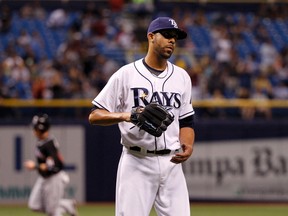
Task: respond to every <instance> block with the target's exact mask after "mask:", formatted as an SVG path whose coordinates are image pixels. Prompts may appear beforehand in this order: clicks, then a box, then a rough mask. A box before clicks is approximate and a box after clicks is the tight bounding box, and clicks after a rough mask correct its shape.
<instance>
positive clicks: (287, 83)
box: [0, 2, 288, 118]
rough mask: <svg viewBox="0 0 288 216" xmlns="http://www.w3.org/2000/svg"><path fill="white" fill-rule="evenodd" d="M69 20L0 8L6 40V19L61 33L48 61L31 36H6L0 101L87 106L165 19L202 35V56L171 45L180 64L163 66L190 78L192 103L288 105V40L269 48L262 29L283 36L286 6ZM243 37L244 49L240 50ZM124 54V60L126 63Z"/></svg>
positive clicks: (190, 45)
mask: <svg viewBox="0 0 288 216" xmlns="http://www.w3.org/2000/svg"><path fill="white" fill-rule="evenodd" d="M148 6H149V5H148ZM150 6H151V5H150ZM70 13H71V11H68V10H66V9H63V8H57V9H55V10H53V11H51V12H50V11H47V10H44V8H43V7H41V5H40V4H37V5H29V4H27V5H25V6H23V7H22V8H21V9H19V10H17V11H14V10H12V9H11V8H9V7H7V6H5V5H3V6H1V12H0V14H1V21H0V29H1V32H0V34H1V35H7V34H10V35H11V34H12V30H11V29H12V26H13V25H15V23H13V17H14V16H17V17H19V18H20V19H24V20H25V19H39V20H42V21H43V20H45V23H46V24H47V28H51V29H61V28H62V29H64V30H65V40H64V41H62V42H61V44H59V46H57V47H56V50H54V51H55V52H54V54H53V56H51V57H49V56H47V55H46V54H45V52H44V51H43V50H45V49H46V48H47V47H46V46H45V41H44V39H43V37H42V35H41V34H40V33H39V32H38V31H36V30H35V31H32V32H28V31H27V29H25V28H23V29H21V31H20V32H19V34H18V35H15V34H14V35H12V36H11V37H10V39H11V40H10V41H9V42H8V43H7V44H6V46H5V47H2V51H1V54H0V98H20V99H33V98H34V99H59V98H69V99H71V98H86V99H93V98H94V97H95V96H96V94H97V93H98V92H99V91H100V90H101V89H102V88H103V86H104V85H105V83H106V82H107V80H108V79H109V77H110V76H111V74H113V73H114V72H115V71H116V70H117V69H118V68H119V67H121V66H122V65H123V64H125V63H128V62H130V61H131V60H134V59H135V58H137V54H139V55H141V53H145V49H146V47H145V45H143V44H145V43H143V42H145V41H146V28H147V25H148V24H149V22H150V21H151V19H152V18H153V17H155V16H157V15H167V16H171V17H173V18H175V20H177V21H178V24H179V26H180V27H181V28H184V29H185V30H186V31H188V32H189V29H191V27H195V26H196V27H201V28H204V29H206V30H208V33H209V41H208V42H209V47H208V49H207V50H204V51H203V50H202V51H201V49H199V47H197V44H196V41H195V40H194V39H193V37H194V35H193V34H192V35H191V34H190V35H189V38H188V40H186V41H184V42H182V41H181V43H180V41H179V44H178V49H179V50H185V53H188V55H189V56H188V58H187V56H184V57H183V56H181V55H176V57H175V58H173V59H171V61H173V62H174V63H175V64H178V65H179V66H182V67H184V68H185V69H186V70H187V71H188V73H189V74H190V76H191V79H192V83H193V96H194V99H195V100H197V99H210V98H211V99H213V98H229V99H231V98H257V99H284V100H285V99H288V40H286V41H285V40H284V41H283V40H282V43H281V44H280V45H279V44H277V40H276V41H275V37H273V32H271V31H269V26H267V25H268V24H269V23H270V22H273V21H279V22H281V23H282V24H283V25H282V28H283V29H282V30H283V32H284V33H285V31H286V28H287V33H288V5H285V4H284V5H280V6H279V5H276V4H261V5H259V8H258V9H257V11H254V12H253V13H251V12H249V13H248V12H239V11H235V12H229V13H228V12H223V11H209V12H208V11H205V8H203V7H199V9H197V10H192V9H190V8H185V9H184V10H183V8H180V7H174V9H173V10H171V11H157V10H156V9H155V8H153V7H152V6H151V7H147V5H145V7H142V6H141V7H133V5H132V6H131V5H129V6H127V5H125V4H123V5H120V6H117V7H112V6H111V7H110V8H106V7H105V8H99V7H97V5H96V4H95V3H93V2H88V3H87V6H86V8H85V9H83V10H81V11H77V16H75V17H74V19H73V20H72V21H71V19H70V22H68V20H69V17H71V14H70ZM140 18H141V19H140ZM267 23H268V24H267ZM248 36H249V39H250V40H249V41H250V42H251V44H250V46H248V47H246V48H245V47H244V48H245V49H243V47H242V49H241V45H243V41H244V40H245V39H247V38H245V37H248ZM274 36H275V35H274ZM276 36H278V35H276ZM286 37H287V35H286ZM279 41H280V39H279ZM46 43H47V42H46ZM114 48H115V49H117V50H119V49H121V50H123V53H124V54H123V55H122V54H120V55H121V57H122V59H120V60H119V59H117V58H114V57H113V56H112V57H111V56H108V55H105V54H104V53H105V52H104V51H105V50H109V49H110V50H112V52H113V49H114ZM131 50H132V57H131V55H128V54H129V53H130V54H131ZM179 53H181V51H180V52H179ZM183 53H184V51H183ZM134 54H135V55H134ZM123 59H124V61H123ZM255 111H256V110H253V111H252V110H248V109H245V110H243V113H242V114H243V117H245V118H251V117H252V116H253V115H255ZM211 112H213V111H211ZM258 112H261V113H263V115H265V116H266V117H269V116H270V115H271V113H270V111H269V110H267V109H259V110H258Z"/></svg>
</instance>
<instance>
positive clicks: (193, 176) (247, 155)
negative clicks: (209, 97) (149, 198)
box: [0, 118, 288, 203]
mask: <svg viewBox="0 0 288 216" xmlns="http://www.w3.org/2000/svg"><path fill="white" fill-rule="evenodd" d="M287 128H288V121H287V120H279V119H278V120H269V121H267V120H257V121H241V120H219V119H218V120H216V119H215V120H201V121H197V122H196V128H195V130H196V143H195V152H194V155H193V157H191V158H190V159H189V160H188V161H187V162H186V163H185V164H184V170H185V173H186V177H187V183H188V186H189V191H190V198H191V200H201V201H205V200H206V201H210V200H214V201H215V200H216V201H217V200H218V201H219V200H232V201H235V200H236V201H251V200H253V201H267V200H268V201H285V200H288V187H287V184H285V179H287V177H288V157H287V155H285V152H287V151H288V146H287V143H288V133H287ZM30 130H31V128H30V127H29V126H28V125H27V121H18V122H17V124H16V123H15V122H13V120H12V119H11V121H10V122H9V121H5V123H3V122H1V125H0V154H1V156H0V203H18V202H26V201H27V199H28V195H29V192H30V189H31V187H32V185H33V183H34V180H35V177H36V176H35V173H34V174H31V173H28V172H27V171H24V170H23V169H22V162H23V161H24V160H25V159H27V158H31V157H32V156H33V150H32V147H33V142H34V141H35V140H33V136H32V133H31V131H30ZM53 130H54V131H53V134H54V135H55V137H57V138H58V139H59V142H60V144H61V148H63V152H64V157H65V158H66V162H67V167H66V168H67V171H68V173H69V174H70V176H71V183H70V189H68V191H67V194H68V196H72V197H75V198H76V199H78V200H79V201H80V202H99V201H101V202H102V201H103V202H106V201H114V190H115V180H116V171H117V163H118V159H119V157H120V154H121V145H120V144H119V140H120V134H119V131H118V127H117V126H116V125H114V126H109V127H100V126H91V125H89V123H88V122H87V120H86V119H82V120H77V121H76V120H75V121H73V120H63V119H58V120H57V118H54V127H53ZM31 143H32V144H31Z"/></svg>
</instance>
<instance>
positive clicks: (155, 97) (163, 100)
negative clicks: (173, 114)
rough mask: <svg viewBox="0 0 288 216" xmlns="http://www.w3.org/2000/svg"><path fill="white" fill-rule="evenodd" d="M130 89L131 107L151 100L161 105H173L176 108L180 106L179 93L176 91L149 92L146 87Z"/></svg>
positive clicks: (145, 103)
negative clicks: (132, 103) (132, 99)
mask: <svg viewBox="0 0 288 216" xmlns="http://www.w3.org/2000/svg"><path fill="white" fill-rule="evenodd" d="M131 90H132V93H133V97H134V106H133V107H138V106H143V105H144V106H146V105H147V104H149V103H151V102H157V103H159V104H161V105H163V106H166V107H174V108H176V109H178V108H179V107H181V95H180V94H179V93H177V92H164V91H160V92H151V93H150V92H149V90H148V89H146V88H131ZM143 95H145V97H143ZM150 95H151V96H150ZM149 96H150V97H149Z"/></svg>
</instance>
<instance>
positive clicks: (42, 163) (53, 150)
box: [24, 114, 77, 216]
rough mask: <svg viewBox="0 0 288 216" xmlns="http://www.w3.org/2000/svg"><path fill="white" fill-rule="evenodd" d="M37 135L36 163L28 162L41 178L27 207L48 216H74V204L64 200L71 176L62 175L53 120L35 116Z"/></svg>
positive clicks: (61, 162) (75, 211) (60, 157)
mask: <svg viewBox="0 0 288 216" xmlns="http://www.w3.org/2000/svg"><path fill="white" fill-rule="evenodd" d="M32 125H33V129H34V134H35V136H36V138H37V139H38V142H37V145H36V148H35V156H36V160H37V162H34V161H33V160H27V161H26V162H25V164H24V166H25V167H26V168H27V169H28V170H38V173H39V177H38V178H37V181H36V183H35V185H34V187H33V189H32V191H31V194H30V197H29V202H28V207H29V208H30V209H31V210H33V211H38V212H43V213H45V214H46V215H48V216H62V215H64V214H65V213H67V214H69V215H71V216H75V215H77V210H76V207H75V201H74V200H71V199H64V190H65V185H66V184H67V183H68V182H69V176H68V175H67V174H66V173H65V172H64V171H63V167H64V163H63V157H62V156H61V154H60V152H59V144H58V142H57V140H56V139H55V138H53V137H51V136H50V134H49V129H50V119H49V117H48V115H47V114H41V115H35V116H34V117H33V119H32Z"/></svg>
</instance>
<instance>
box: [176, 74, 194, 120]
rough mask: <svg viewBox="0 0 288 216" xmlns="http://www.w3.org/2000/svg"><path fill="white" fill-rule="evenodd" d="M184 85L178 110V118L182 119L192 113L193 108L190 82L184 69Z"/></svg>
mask: <svg viewBox="0 0 288 216" xmlns="http://www.w3.org/2000/svg"><path fill="white" fill-rule="evenodd" d="M184 74H185V76H184V80H185V85H184V88H185V89H184V93H183V95H182V108H181V111H180V116H179V119H184V118H186V117H188V116H191V115H194V109H193V106H192V83H191V79H190V77H189V75H188V74H187V72H186V71H185V73H184Z"/></svg>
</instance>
